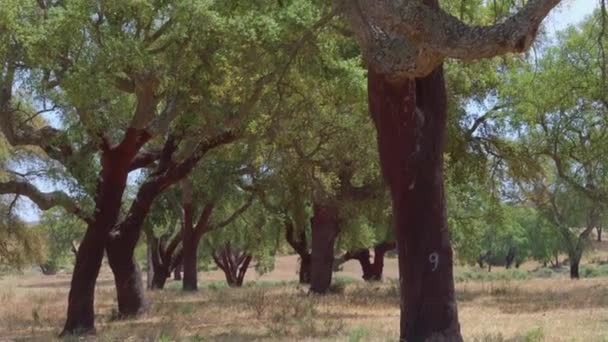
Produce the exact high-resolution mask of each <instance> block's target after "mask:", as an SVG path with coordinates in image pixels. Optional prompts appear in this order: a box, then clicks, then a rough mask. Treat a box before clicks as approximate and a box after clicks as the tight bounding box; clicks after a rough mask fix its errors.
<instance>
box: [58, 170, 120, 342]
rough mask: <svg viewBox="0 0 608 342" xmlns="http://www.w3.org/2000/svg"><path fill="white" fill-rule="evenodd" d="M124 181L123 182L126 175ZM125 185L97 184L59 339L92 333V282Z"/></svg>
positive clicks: (93, 297) (93, 317) (93, 293)
mask: <svg viewBox="0 0 608 342" xmlns="http://www.w3.org/2000/svg"><path fill="white" fill-rule="evenodd" d="M108 178H109V177H108ZM124 180H125V181H126V174H125V177H124ZM124 186H125V182H110V181H109V180H104V181H101V182H100V184H99V185H98V194H97V201H96V202H97V203H96V208H97V210H96V213H95V216H94V217H93V220H92V222H91V223H90V224H89V225H88V227H87V230H86V232H85V235H84V238H83V239H82V242H81V243H80V247H79V248H78V253H77V254H76V264H75V265H74V272H73V273H72V281H71V284H70V293H69V295H68V312H67V319H66V323H65V326H64V328H63V331H62V333H61V336H66V335H72V334H87V333H94V332H95V325H94V320H95V313H94V304H95V282H96V281H97V276H98V275H99V269H100V267H101V262H102V259H103V254H104V253H103V252H104V249H105V243H106V240H107V237H108V233H109V232H110V229H111V228H112V226H113V225H114V223H115V222H116V219H117V217H118V211H119V209H120V203H121V199H122V193H123V191H124Z"/></svg>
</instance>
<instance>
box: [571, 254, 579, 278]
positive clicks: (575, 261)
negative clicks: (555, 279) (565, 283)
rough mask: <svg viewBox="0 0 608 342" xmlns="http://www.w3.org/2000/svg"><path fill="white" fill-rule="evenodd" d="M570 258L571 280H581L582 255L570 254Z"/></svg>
mask: <svg viewBox="0 0 608 342" xmlns="http://www.w3.org/2000/svg"><path fill="white" fill-rule="evenodd" d="M568 257H569V258H570V279H579V278H580V275H579V272H578V270H579V265H580V263H581V255H580V254H576V253H575V254H570V255H568Z"/></svg>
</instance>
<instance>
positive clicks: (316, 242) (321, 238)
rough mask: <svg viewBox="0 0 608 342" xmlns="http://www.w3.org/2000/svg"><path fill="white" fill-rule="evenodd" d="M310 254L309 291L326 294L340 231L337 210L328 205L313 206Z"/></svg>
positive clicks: (318, 204)
mask: <svg viewBox="0 0 608 342" xmlns="http://www.w3.org/2000/svg"><path fill="white" fill-rule="evenodd" d="M311 226H312V254H311V272H310V275H311V278H310V291H311V292H313V293H317V294H324V293H327V291H328V290H329V286H330V285H331V277H332V272H333V264H334V244H335V242H336V237H337V236H338V233H339V231H340V226H339V218H338V208H337V207H336V206H334V205H329V204H320V203H314V204H313V217H312V219H311Z"/></svg>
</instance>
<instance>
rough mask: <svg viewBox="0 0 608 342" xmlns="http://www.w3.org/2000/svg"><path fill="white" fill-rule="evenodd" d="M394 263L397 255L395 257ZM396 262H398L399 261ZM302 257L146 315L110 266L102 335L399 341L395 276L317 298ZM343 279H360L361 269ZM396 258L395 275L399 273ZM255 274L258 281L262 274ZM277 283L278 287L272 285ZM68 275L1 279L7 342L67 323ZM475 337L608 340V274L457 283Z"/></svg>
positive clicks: (102, 293) (154, 299)
mask: <svg viewBox="0 0 608 342" xmlns="http://www.w3.org/2000/svg"><path fill="white" fill-rule="evenodd" d="M390 262H391V263H392V262H393V261H392V260H390ZM391 265H392V266H391ZM284 267H292V268H291V270H294V269H295V260H291V259H288V260H282V261H281V263H280V264H279V269H278V270H277V271H276V272H279V274H280V275H279V276H276V277H275V278H274V279H273V277H272V274H271V275H269V276H268V275H267V276H264V277H263V278H260V279H258V280H259V282H258V286H248V287H245V288H242V289H229V288H224V287H221V286H216V285H211V286H210V285H209V284H217V283H211V282H210V281H214V280H216V279H221V278H217V277H216V276H215V275H214V274H213V273H210V274H201V281H202V282H203V283H202V285H205V284H207V286H206V287H204V288H202V289H201V290H200V291H199V292H198V293H182V292H181V291H179V290H178V289H177V287H178V284H176V283H171V284H170V286H169V289H167V290H164V291H157V292H150V293H148V297H149V299H150V302H151V306H150V308H149V310H148V312H147V313H146V314H145V315H143V316H142V317H140V318H137V319H133V320H126V321H114V320H113V319H112V317H113V310H115V307H116V303H115V299H114V291H113V288H112V281H111V279H110V277H109V274H108V272H107V270H105V271H104V272H102V276H101V279H100V286H98V289H97V300H96V306H97V308H96V312H97V314H98V315H97V329H98V335H97V336H96V337H94V338H93V337H91V338H90V339H91V340H93V339H96V340H100V341H184V340H185V341H251V340H264V341H307V340H308V341H394V340H396V339H397V327H398V322H399V307H398V298H397V295H398V292H397V287H396V282H394V281H386V282H383V283H381V284H364V283H361V282H358V281H357V282H350V283H348V284H347V285H343V286H337V287H336V289H337V291H338V292H337V293H334V294H331V295H328V296H324V297H317V296H309V295H308V294H307V293H306V289H305V288H302V287H299V286H298V285H296V284H294V283H293V282H292V283H280V281H285V280H289V279H295V278H296V275H295V274H294V273H293V271H289V272H288V271H287V270H285V269H282V268H284ZM349 267H351V266H347V269H346V270H345V273H342V276H345V275H346V276H353V278H354V277H356V276H358V274H357V272H356V271H357V268H356V265H355V266H353V267H352V268H353V271H352V273H349V272H350V271H349ZM394 268H395V267H394V264H390V263H389V265H388V273H389V275H391V272H395V269H394ZM250 276H251V277H250V278H254V277H255V276H254V275H253V274H251V275H250ZM271 281H274V284H273V283H271ZM68 284H69V275H67V274H60V275H57V276H52V277H45V276H42V275H39V274H34V273H31V274H26V275H22V276H20V277H10V278H5V279H2V280H0V302H1V303H2V305H1V306H0V341H5V340H16V341H48V340H50V339H52V338H54V336H56V335H57V333H58V332H59V329H60V328H61V325H62V323H63V319H64V315H65V304H66V297H67V291H68ZM457 297H458V302H459V311H460V321H461V325H462V331H463V334H464V336H465V340H466V341H488V342H497V341H608V278H594V279H583V280H579V281H571V280H569V279H567V278H565V277H557V278H550V279H531V280H522V281H504V280H503V281H491V282H489V281H488V282H481V281H470V282H462V283H458V284H457Z"/></svg>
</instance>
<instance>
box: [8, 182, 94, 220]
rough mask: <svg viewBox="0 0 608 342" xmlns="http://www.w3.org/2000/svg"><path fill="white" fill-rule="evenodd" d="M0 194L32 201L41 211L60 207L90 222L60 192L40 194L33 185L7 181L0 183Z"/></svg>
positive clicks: (74, 204) (69, 199) (72, 201)
mask: <svg viewBox="0 0 608 342" xmlns="http://www.w3.org/2000/svg"><path fill="white" fill-rule="evenodd" d="M0 194H3V195H4V194H18V195H22V196H25V197H27V198H29V199H30V200H32V202H34V203H35V204H36V205H37V206H38V208H40V209H41V210H48V209H51V208H54V207H62V208H64V209H65V210H66V211H67V212H69V213H72V214H74V215H76V216H78V217H80V218H81V219H83V220H84V221H86V222H89V220H90V218H89V217H88V216H87V215H85V213H84V212H83V211H82V209H81V208H80V206H79V205H78V204H77V203H76V202H75V201H74V199H72V198H71V197H70V196H68V195H67V194H66V193H64V192H62V191H53V192H41V191H40V190H38V188H36V187H35V186H34V185H32V184H31V183H28V182H25V181H7V182H0Z"/></svg>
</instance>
